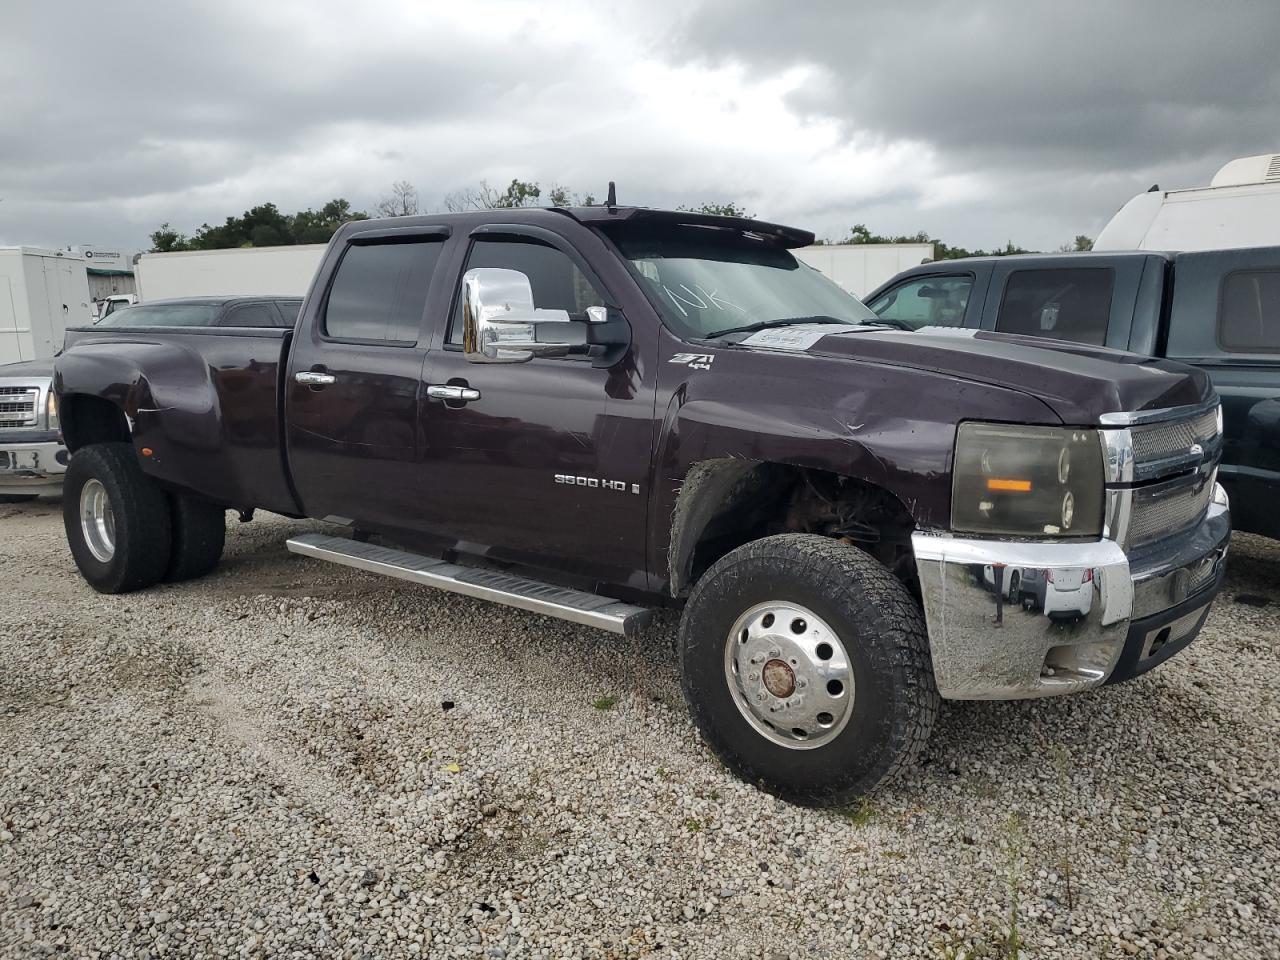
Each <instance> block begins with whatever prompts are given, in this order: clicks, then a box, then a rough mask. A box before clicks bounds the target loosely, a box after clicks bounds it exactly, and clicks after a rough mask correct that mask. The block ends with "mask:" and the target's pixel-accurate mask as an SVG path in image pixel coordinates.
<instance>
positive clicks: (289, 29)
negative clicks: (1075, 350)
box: [0, 0, 1280, 249]
mask: <svg viewBox="0 0 1280 960" xmlns="http://www.w3.org/2000/svg"><path fill="white" fill-rule="evenodd" d="M14 6H15V7H16V9H8V10H6V14H5V21H6V22H5V29H4V31H3V32H0V243H31V244H43V245H65V244H69V243H84V242H88V243H97V244H99V245H114V246H123V247H131V248H145V247H146V246H148V245H149V244H148V240H147V235H148V234H149V233H150V232H151V231H152V230H154V229H155V228H156V226H157V225H159V224H160V223H161V222H163V221H168V222H170V223H172V224H173V226H174V227H176V228H178V229H179V230H181V231H184V232H188V233H190V232H192V231H193V230H194V229H195V228H196V227H198V226H199V225H200V224H201V223H202V222H205V221H208V222H210V223H217V222H221V221H222V219H224V218H225V217H226V216H227V215H229V214H238V213H240V212H241V211H243V210H245V209H246V208H247V207H249V206H252V205H255V204H258V203H262V202H265V201H272V202H275V203H276V204H277V205H279V206H280V207H281V208H282V209H283V210H285V211H293V210H295V209H298V208H302V207H309V206H310V207H318V206H320V205H321V204H323V203H324V202H325V201H326V200H328V199H330V198H331V197H335V196H343V197H346V198H348V199H349V200H351V202H352V203H353V205H354V206H355V207H356V208H358V209H360V208H369V207H372V206H373V205H374V203H375V202H376V201H377V199H378V197H379V196H380V195H382V194H384V193H386V192H387V189H388V187H389V185H390V184H391V182H392V181H394V180H400V179H405V180H409V181H411V182H412V183H414V184H416V185H417V187H418V189H419V191H420V193H421V195H422V198H423V205H424V207H425V208H426V209H433V208H439V207H440V203H441V198H442V197H443V196H444V195H445V194H446V193H447V192H449V191H451V190H455V189H458V188H460V187H465V186H469V185H474V184H476V183H477V182H478V181H479V180H481V179H482V178H483V179H487V180H488V181H489V182H490V183H491V184H495V185H502V184H505V183H507V182H509V181H510V180H511V178H512V177H520V178H521V179H534V180H539V181H542V182H543V183H544V184H546V183H549V182H558V183H562V184H564V185H566V186H569V187H570V188H573V189H575V190H578V191H582V192H585V191H590V192H593V193H595V194H596V195H597V196H601V195H602V194H603V192H604V188H605V183H606V181H608V180H610V179H612V180H616V181H617V183H618V195H619V199H620V200H621V201H623V202H630V203H641V204H647V205H654V206H674V205H677V204H682V203H683V204H695V203H699V202H703V201H721V202H722V201H735V202H738V203H740V204H742V205H744V206H746V207H747V208H748V209H749V210H750V211H752V212H754V213H755V214H756V215H758V216H760V217H763V218H766V219H771V220H778V221H782V222H786V223H793V224H795V225H798V226H804V227H807V228H809V229H813V230H815V231H816V232H817V233H818V234H819V235H820V236H822V235H825V236H830V237H833V238H835V237H839V236H842V235H844V234H845V233H846V232H847V230H848V227H849V226H850V225H851V224H853V223H859V222H861V223H866V224H867V225H868V226H869V227H871V228H872V229H873V230H876V231H879V232H884V233H890V232H893V233H897V232H915V231H916V230H925V231H928V232H929V233H931V234H933V235H934V236H937V237H940V238H942V239H944V240H946V241H948V242H949V243H952V244H960V245H963V246H968V247H975V246H983V247H989V246H993V245H1002V244H1003V243H1004V242H1005V241H1007V240H1012V241H1013V242H1015V243H1018V244H1020V245H1022V246H1026V247H1031V248H1035V249H1054V248H1056V247H1057V246H1059V245H1060V244H1062V243H1066V242H1068V241H1070V240H1071V238H1072V237H1074V236H1075V235H1076V234H1078V233H1085V234H1088V235H1090V236H1093V235H1096V233H1097V232H1098V230H1099V229H1100V228H1101V227H1102V225H1103V224H1104V223H1106V221H1107V220H1108V219H1109V218H1110V216H1111V214H1112V213H1113V212H1114V211H1115V210H1116V209H1117V208H1118V207H1119V206H1120V205H1121V204H1122V203H1123V202H1124V201H1125V200H1127V199H1128V198H1129V197H1130V196H1132V195H1133V194H1134V193H1136V192H1138V191H1140V190H1144V189H1146V188H1147V187H1148V186H1150V185H1151V184H1152V183H1156V182H1158V183H1160V185H1161V186H1163V187H1166V188H1168V187H1175V186H1189V185H1200V184H1205V183H1207V182H1208V179H1209V177H1210V176H1212V174H1213V172H1214V171H1215V170H1216V169H1217V168H1218V167H1219V166H1221V164H1222V163H1224V162H1225V161H1227V160H1229V159H1231V158H1233V157H1238V156H1246V155H1250V154H1257V153H1266V152H1270V151H1273V150H1277V151H1280V56H1277V52H1276V51H1277V50H1280V7H1277V6H1276V4H1275V3H1274V2H1272V0H1257V2H1247V0H1241V2H1238V3H1232V4H1229V5H1225V6H1224V5H1222V4H1209V3H1204V2H1202V0H1195V2H1189V0H1176V2H1174V0H1161V2H1158V3H1157V2H1152V3H1118V2H1114V0H1111V2H1092V0H1090V2H1082V0H1075V2H1072V3H1061V2H1054V3H1037V2H1030V0H1026V2H1008V3H986V2H980V0H968V2H959V3H957V2H954V0H952V2H945V3H944V2H937V3H929V2H913V3H893V4H890V3H888V2H881V3H854V2H847V0H846V2H839V0H833V2H827V3H820V2H812V0H811V2H805V3H789V4H779V3H777V2H776V0H775V2H766V0H679V2H672V0H644V2H634V3H623V2H607V0H605V2H602V0H594V2H585V3H577V2H542V3H537V4H534V3H504V2H456V3H439V2H427V0H403V2H373V0H344V2H337V3H329V2H321V0H253V2H246V3H241V2H232V0H215V2H202V3H198V4H197V3H186V2H181V0H172V2H163V3H162V2H155V3H130V2H119V0H114V2H103V0H98V2H93V3H87V2H80V0H72V2H66V0H63V2H59V3H36V2H30V3H27V2H24V3H21V4H17V5H14ZM15 17H16V29H14V25H15Z"/></svg>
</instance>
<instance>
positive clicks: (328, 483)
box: [285, 227, 447, 533]
mask: <svg viewBox="0 0 1280 960" xmlns="http://www.w3.org/2000/svg"><path fill="white" fill-rule="evenodd" d="M446 235H447V230H446V229H445V228H443V227H437V228H426V229H410V230H380V231H370V232H369V233H366V234H361V233H356V234H353V235H352V237H351V240H350V242H349V243H348V244H347V246H346V247H345V248H344V249H343V250H342V251H341V253H340V255H339V256H340V259H339V261H338V264H337V268H336V270H334V271H332V272H331V273H330V275H329V283H328V286H327V288H326V289H325V290H324V291H323V293H322V294H321V295H320V296H318V297H315V298H313V299H314V301H315V302H314V303H310V304H308V307H307V309H308V311H309V313H308V315H307V316H306V317H304V320H303V323H302V325H301V328H300V330H299V333H298V335H297V336H296V337H295V338H294V343H293V349H292V352H291V356H290V361H289V371H288V377H287V380H286V382H285V423H286V431H287V450H288V456H289V467H290V469H291V471H292V475H293V478H294V484H295V487H296V489H297V491H298V496H299V499H300V500H301V501H302V506H303V509H304V511H305V512H306V513H307V514H308V515H309V516H312V517H320V518H324V517H329V516H332V517H335V518H342V519H347V520H354V521H356V523H357V525H359V526H362V527H364V528H365V529H370V530H375V531H381V532H389V533H394V532H396V531H400V530H406V529H416V528H417V524H416V520H417V519H418V518H419V517H420V515H421V509H420V503H421V501H422V499H423V497H424V491H423V490H422V488H421V486H420V485H419V480H420V477H419V474H418V470H417V461H418V456H419V452H420V446H419V442H418V420H419V403H420V400H421V389H420V388H421V384H422V367H423V361H424V359H425V357H426V354H427V340H426V335H425V333H424V325H425V322H424V318H425V316H426V312H427V307H428V295H429V292H430V290H431V282H432V277H433V276H434V274H435V272H436V267H437V265H438V263H439V262H440V260H441V253H442V250H443V247H444V245H445V239H446Z"/></svg>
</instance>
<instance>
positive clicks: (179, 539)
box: [164, 493, 227, 583]
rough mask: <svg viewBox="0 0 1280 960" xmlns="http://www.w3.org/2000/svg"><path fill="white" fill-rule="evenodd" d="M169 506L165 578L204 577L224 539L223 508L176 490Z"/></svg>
mask: <svg viewBox="0 0 1280 960" xmlns="http://www.w3.org/2000/svg"><path fill="white" fill-rule="evenodd" d="M169 507H170V520H171V523H172V526H173V544H172V547H171V548H170V552H169V569H168V570H167V571H165V575H164V579H165V580H166V581H167V582H169V583H179V582H181V581H183V580H193V579H195V578H196V577H203V576H204V575H205V574H206V573H209V572H210V571H211V570H213V568H214V567H216V566H217V565H218V561H219V560H221V559H222V548H223V546H224V545H225V543H226V539H227V511H226V508H224V507H220V506H218V505H217V504H214V503H210V502H209V501H208V500H201V499H199V498H198V497H188V496H185V495H183V494H179V493H173V494H170V495H169Z"/></svg>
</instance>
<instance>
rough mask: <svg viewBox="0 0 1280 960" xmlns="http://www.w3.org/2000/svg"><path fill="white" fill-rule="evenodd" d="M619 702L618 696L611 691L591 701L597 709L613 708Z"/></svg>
mask: <svg viewBox="0 0 1280 960" xmlns="http://www.w3.org/2000/svg"><path fill="white" fill-rule="evenodd" d="M617 703H618V698H617V697H615V696H614V695H613V694H611V693H607V694H605V695H604V696H603V697H600V698H599V699H598V700H593V701H592V702H591V705H592V706H593V707H595V708H596V709H597V710H612V709H613V708H614V707H615V706H617Z"/></svg>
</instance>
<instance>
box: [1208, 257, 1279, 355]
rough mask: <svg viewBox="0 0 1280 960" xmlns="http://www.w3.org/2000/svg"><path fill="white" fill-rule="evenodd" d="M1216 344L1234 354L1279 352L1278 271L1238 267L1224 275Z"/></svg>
mask: <svg viewBox="0 0 1280 960" xmlns="http://www.w3.org/2000/svg"><path fill="white" fill-rule="evenodd" d="M1218 343H1219V345H1220V346H1221V347H1222V349H1224V350H1230V351H1235V352H1237V353H1256V352H1259V351H1262V352H1268V353H1269V352H1272V351H1280V270H1242V271H1239V272H1237V273H1233V274H1231V275H1230V276H1228V277H1227V279H1226V281H1225V282H1224V283H1223V285H1222V305H1221V307H1220V308H1219V311H1218Z"/></svg>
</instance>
